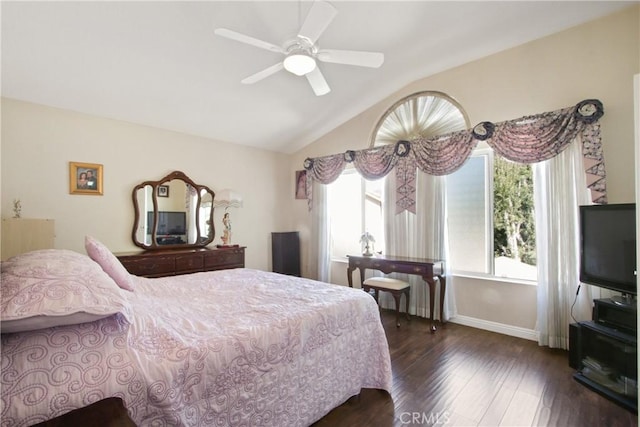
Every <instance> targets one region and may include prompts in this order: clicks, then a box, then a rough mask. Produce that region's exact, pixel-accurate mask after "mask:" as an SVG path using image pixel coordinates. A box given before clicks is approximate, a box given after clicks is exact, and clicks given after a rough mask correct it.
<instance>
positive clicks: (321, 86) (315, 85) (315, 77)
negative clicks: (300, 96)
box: [305, 67, 331, 96]
mask: <svg viewBox="0 0 640 427" xmlns="http://www.w3.org/2000/svg"><path fill="white" fill-rule="evenodd" d="M305 77H306V78H307V80H308V81H309V84H310V85H311V89H313V92H314V93H315V94H316V96H322V95H326V94H327V93H329V92H331V88H330V87H329V85H328V84H327V81H326V80H325V79H324V76H323V75H322V72H321V71H320V68H318V67H316V68H314V69H313V71H311V72H310V73H307V74H305Z"/></svg>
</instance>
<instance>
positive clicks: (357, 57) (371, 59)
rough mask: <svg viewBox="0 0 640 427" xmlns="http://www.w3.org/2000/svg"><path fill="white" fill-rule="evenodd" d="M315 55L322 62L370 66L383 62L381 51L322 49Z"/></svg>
mask: <svg viewBox="0 0 640 427" xmlns="http://www.w3.org/2000/svg"><path fill="white" fill-rule="evenodd" d="M316 57H317V58H318V59H319V60H320V61H322V62H331V63H334V64H346V65H357V66H359V67H371V68H378V67H380V66H381V65H382V63H383V62H384V54H383V53H380V52H363V51H357V50H337V49H322V50H321V51H319V52H318V54H317V56H316Z"/></svg>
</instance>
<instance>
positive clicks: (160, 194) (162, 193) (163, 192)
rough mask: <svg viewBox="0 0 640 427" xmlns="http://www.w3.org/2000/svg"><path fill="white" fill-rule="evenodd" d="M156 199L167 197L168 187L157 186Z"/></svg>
mask: <svg viewBox="0 0 640 427" xmlns="http://www.w3.org/2000/svg"><path fill="white" fill-rule="evenodd" d="M158 197H169V186H168V185H158Z"/></svg>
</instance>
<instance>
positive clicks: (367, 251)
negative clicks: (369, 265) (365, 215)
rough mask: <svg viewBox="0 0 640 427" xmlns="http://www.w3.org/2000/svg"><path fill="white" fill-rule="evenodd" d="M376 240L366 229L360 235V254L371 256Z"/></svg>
mask: <svg viewBox="0 0 640 427" xmlns="http://www.w3.org/2000/svg"><path fill="white" fill-rule="evenodd" d="M375 242H376V239H374V238H373V235H372V234H371V233H369V232H368V231H365V232H364V234H362V236H360V243H361V244H362V245H363V249H362V255H364V256H373V244H374V243H375Z"/></svg>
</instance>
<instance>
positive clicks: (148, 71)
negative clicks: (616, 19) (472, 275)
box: [1, 1, 632, 153]
mask: <svg viewBox="0 0 640 427" xmlns="http://www.w3.org/2000/svg"><path fill="white" fill-rule="evenodd" d="M631 3H632V2H612V1H584V2H583V1H567V2H560V1H515V2H502V1H494V2H480V1H471V2H457V1H443V2H435V1H409V2H401V1H374V2H367V1H334V2H332V3H331V4H332V5H333V6H334V7H335V8H336V9H337V15H336V16H335V18H334V19H333V21H332V22H331V23H330V25H329V26H328V27H327V28H326V30H325V31H324V32H323V33H322V35H321V36H320V38H319V39H318V41H317V44H318V45H319V46H320V47H321V48H334V49H345V50H363V51H376V52H382V53H384V55H385V60H384V64H383V65H382V66H381V67H380V68H362V67H356V66H348V65H339V64H330V63H320V65H319V66H320V69H321V71H322V73H323V75H324V77H325V79H326V80H327V83H328V85H329V86H330V88H331V92H329V93H328V94H326V95H323V96H315V94H314V93H313V91H312V90H311V88H310V86H309V84H308V82H307V80H306V78H305V77H298V76H295V75H293V74H290V73H288V72H287V71H284V70H282V71H280V72H278V73H276V74H273V75H271V76H269V77H267V78H265V79H263V80H261V81H259V82H256V83H254V84H250V85H247V84H242V83H240V81H241V80H242V79H243V78H245V77H247V76H250V75H252V74H254V73H256V72H258V71H260V70H262V69H265V68H267V67H269V66H271V65H273V64H276V63H278V62H280V61H282V59H283V56H282V54H279V53H274V52H270V51H268V50H265V49H260V48H257V47H254V46H251V45H247V44H242V43H238V42H236V41H233V40H229V39H226V38H223V37H220V36H217V35H215V34H214V30H215V29H216V28H221V27H223V28H228V29H231V30H234V31H237V32H240V33H244V34H247V35H250V36H252V37H254V38H257V39H261V40H265V41H268V42H270V43H273V44H275V45H278V46H279V45H281V44H282V43H284V42H285V41H286V40H288V39H291V38H292V37H294V36H295V35H296V34H297V32H298V30H299V28H300V26H301V25H302V23H303V22H304V20H305V17H306V16H307V14H308V12H309V9H310V7H311V5H312V3H311V2H309V1H281V2H274V1H228V2H223V1H209V2H207V1H201V2H188V1H173V2H166V1H158V2H154V1H143V2H58V1H56V2H6V1H3V2H2V5H1V7H2V10H1V13H2V76H1V77H2V95H3V96H5V97H9V98H14V99H19V100H25V101H29V102H35V103H39V104H44V105H49V106H53V107H59V108H64V109H69V110H73V111H78V112H83V113H88V114H93V115H98V116H102V117H107V118H112V119H118V120H125V121H129V122H133V123H138V124H143V125H148V126H154V127H158V128H164V129H169V130H173V131H178V132H183V133H187V134H192V135H198V136H203V137H206V138H210V139H213V140H218V141H226V142H232V143H237V144H243V145H249V146H255V147H260V148H264V149H267V150H272V151H280V152H285V153H290V152H294V151H296V150H298V149H300V148H302V147H304V146H305V145H307V144H309V143H311V142H313V141H314V140H316V139H317V138H319V137H320V136H322V135H324V134H326V133H327V132H329V131H330V130H332V129H333V128H335V127H336V126H339V125H340V124H342V123H344V122H345V121H347V120H349V119H351V118H352V117H354V116H355V115H357V114H359V113H360V112H362V111H363V110H365V109H367V108H368V107H370V106H371V105H373V104H375V103H376V102H378V101H380V100H381V99H383V98H385V97H387V96H389V95H390V94H392V93H393V92H395V91H397V90H398V89H400V88H401V87H403V86H405V85H406V84H409V83H411V82H413V81H415V80H417V79H420V78H423V77H427V76H429V75H432V74H434V73H437V72H441V71H444V70H446V69H449V68H451V67H454V66H457V65H460V64H463V63H466V62H469V61H471V60H474V59H477V58H480V57H483V56H486V55H489V54H492V53H495V52H498V51H501V50H504V49H507V48H510V47H513V46H516V45H519V44H522V43H525V42H527V41H530V40H533V39H537V38H540V37H544V36H546V35H549V34H551V33H554V32H557V31H560V30H563V29H565V28H568V27H571V26H575V25H578V24H580V23H583V22H587V21H590V20H593V19H596V18H598V17H600V16H604V15H607V14H610V13H613V12H615V11H617V10H620V9H621V8H624V7H626V6H629V5H630V4H631Z"/></svg>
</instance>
